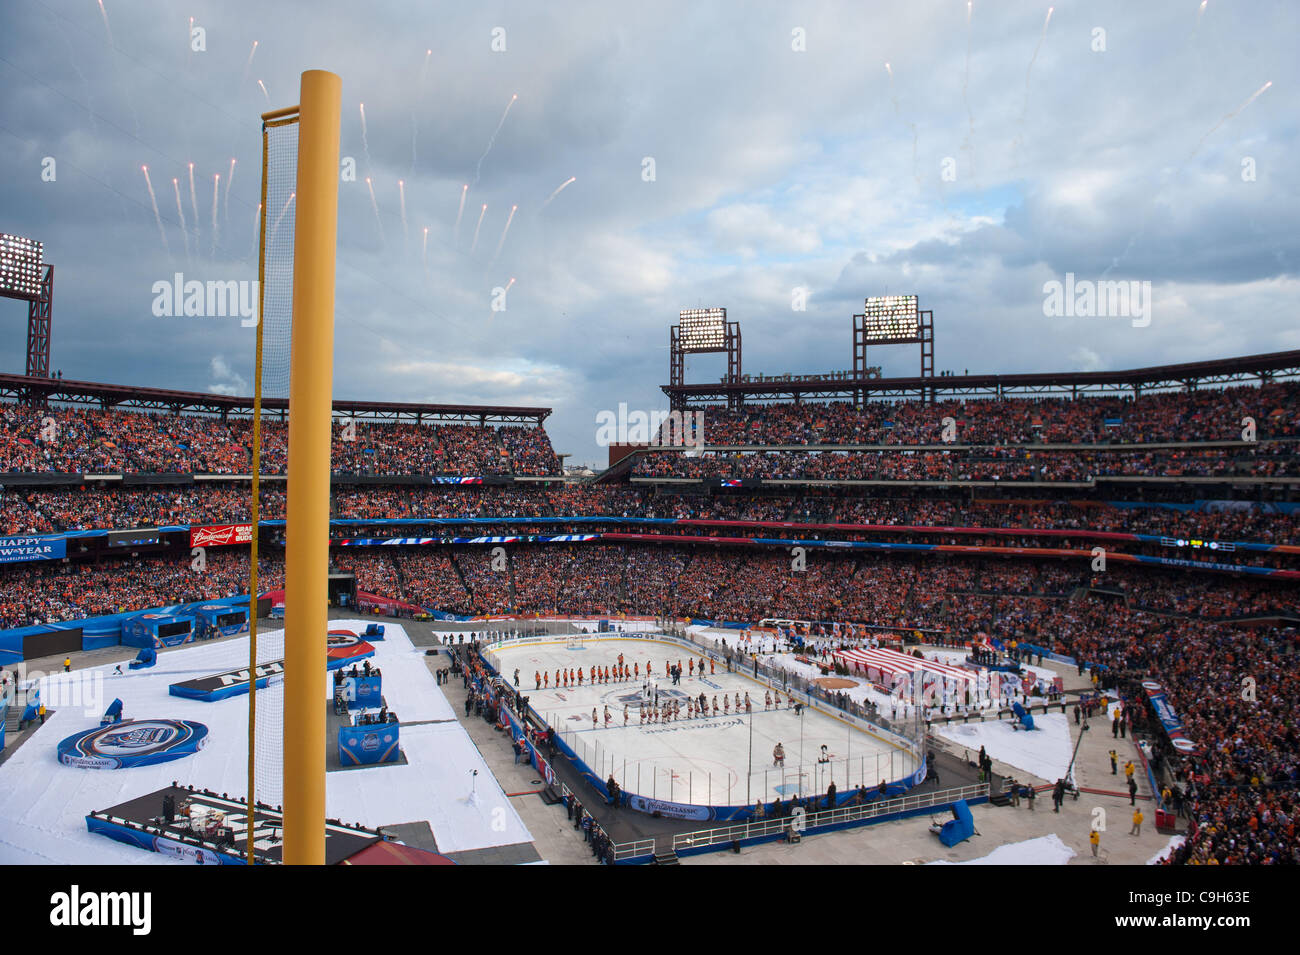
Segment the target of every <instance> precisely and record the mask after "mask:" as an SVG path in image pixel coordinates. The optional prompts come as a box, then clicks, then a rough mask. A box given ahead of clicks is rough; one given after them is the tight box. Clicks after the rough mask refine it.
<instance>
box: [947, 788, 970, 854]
mask: <svg viewBox="0 0 1300 955" xmlns="http://www.w3.org/2000/svg"><path fill="white" fill-rule="evenodd" d="M974 834H975V818H974V817H973V816H972V815H971V814H970V807H969V806H967V805H966V800H965V799H959V800H957V802H955V803H953V807H952V819H951V821H949V822H945V823H944V824H943V828H942V829H940V830H939V841H940V842H942V843H943V844H944V845H945V846H947V847H948V848H949V849H951V848H952V847H953V846H955V845H956V844H957V843H959V842H965V841H966V840H967V839H969V838H970V837H971V836H973V835H974Z"/></svg>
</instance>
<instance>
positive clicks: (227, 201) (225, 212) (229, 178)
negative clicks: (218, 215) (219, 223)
mask: <svg viewBox="0 0 1300 955" xmlns="http://www.w3.org/2000/svg"><path fill="white" fill-rule="evenodd" d="M234 181H235V159H234V157H233V156H232V157H231V159H230V173H229V175H227V176H226V199H225V208H224V210H223V215H225V217H226V224H227V225H229V224H230V184H231V183H232V182H234Z"/></svg>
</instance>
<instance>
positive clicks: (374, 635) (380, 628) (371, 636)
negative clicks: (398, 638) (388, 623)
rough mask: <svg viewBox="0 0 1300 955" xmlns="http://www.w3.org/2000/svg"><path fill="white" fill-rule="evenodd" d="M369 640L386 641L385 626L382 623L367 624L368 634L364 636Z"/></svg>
mask: <svg viewBox="0 0 1300 955" xmlns="http://www.w3.org/2000/svg"><path fill="white" fill-rule="evenodd" d="M362 636H364V637H365V638H366V639H367V640H382V639H384V625H383V624H382V623H370V624H366V632H365V633H364V634H362Z"/></svg>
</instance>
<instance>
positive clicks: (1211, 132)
mask: <svg viewBox="0 0 1300 955" xmlns="http://www.w3.org/2000/svg"><path fill="white" fill-rule="evenodd" d="M1272 85H1273V81H1272V80H1269V81H1268V82H1267V83H1265V84H1264V85H1263V86H1261V87H1260V88H1259V89H1257V90H1255V92H1253V93H1251V94H1250V97H1249V98H1248V99H1247V100H1246V102H1244V103H1242V104H1241V105H1240V106H1238V107H1237V108H1236V109H1234V110H1233V111H1232V112H1231V113H1227V114H1225V115H1224V117H1223V119H1221V120H1219V121H1218V122H1217V123H1215V124H1214V125H1213V126H1211V127H1210V130H1209V132H1207V133H1206V134H1205V135H1204V136H1202V137H1201V141H1200V142H1199V143H1197V144H1196V148H1195V149H1193V150H1192V151H1191V152H1190V153H1188V155H1187V158H1188V159H1191V158H1192V157H1193V156H1195V155H1196V154H1197V153H1198V152H1200V151H1201V147H1202V146H1204V145H1205V141H1206V140H1207V139H1209V138H1210V137H1211V136H1213V135H1214V133H1215V131H1216V130H1218V128H1219V127H1220V126H1222V125H1223V124H1224V123H1226V122H1228V120H1230V119H1232V118H1233V117H1235V116H1236V115H1237V114H1238V113H1240V112H1241V111H1242V110H1243V109H1245V108H1246V107H1247V106H1249V105H1250V104H1251V103H1253V102H1255V100H1257V99H1258V98H1259V97H1260V95H1261V94H1262V93H1263V92H1264V91H1265V90H1266V89H1268V88H1269V87H1270V86H1272Z"/></svg>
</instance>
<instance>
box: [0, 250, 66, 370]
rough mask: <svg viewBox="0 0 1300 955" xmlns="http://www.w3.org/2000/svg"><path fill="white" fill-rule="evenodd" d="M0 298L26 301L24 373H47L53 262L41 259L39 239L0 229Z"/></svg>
mask: <svg viewBox="0 0 1300 955" xmlns="http://www.w3.org/2000/svg"><path fill="white" fill-rule="evenodd" d="M0 298H16V299H22V300H23V301H25V302H27V375H28V377H31V378H48V377H50V319H51V318H52V316H53V305H54V266H53V265H49V264H48V263H46V262H43V261H42V245H41V243H40V242H37V241H36V240H35V239H28V238H25V237H23V236H20V235H11V234H9V233H7V232H0Z"/></svg>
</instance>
